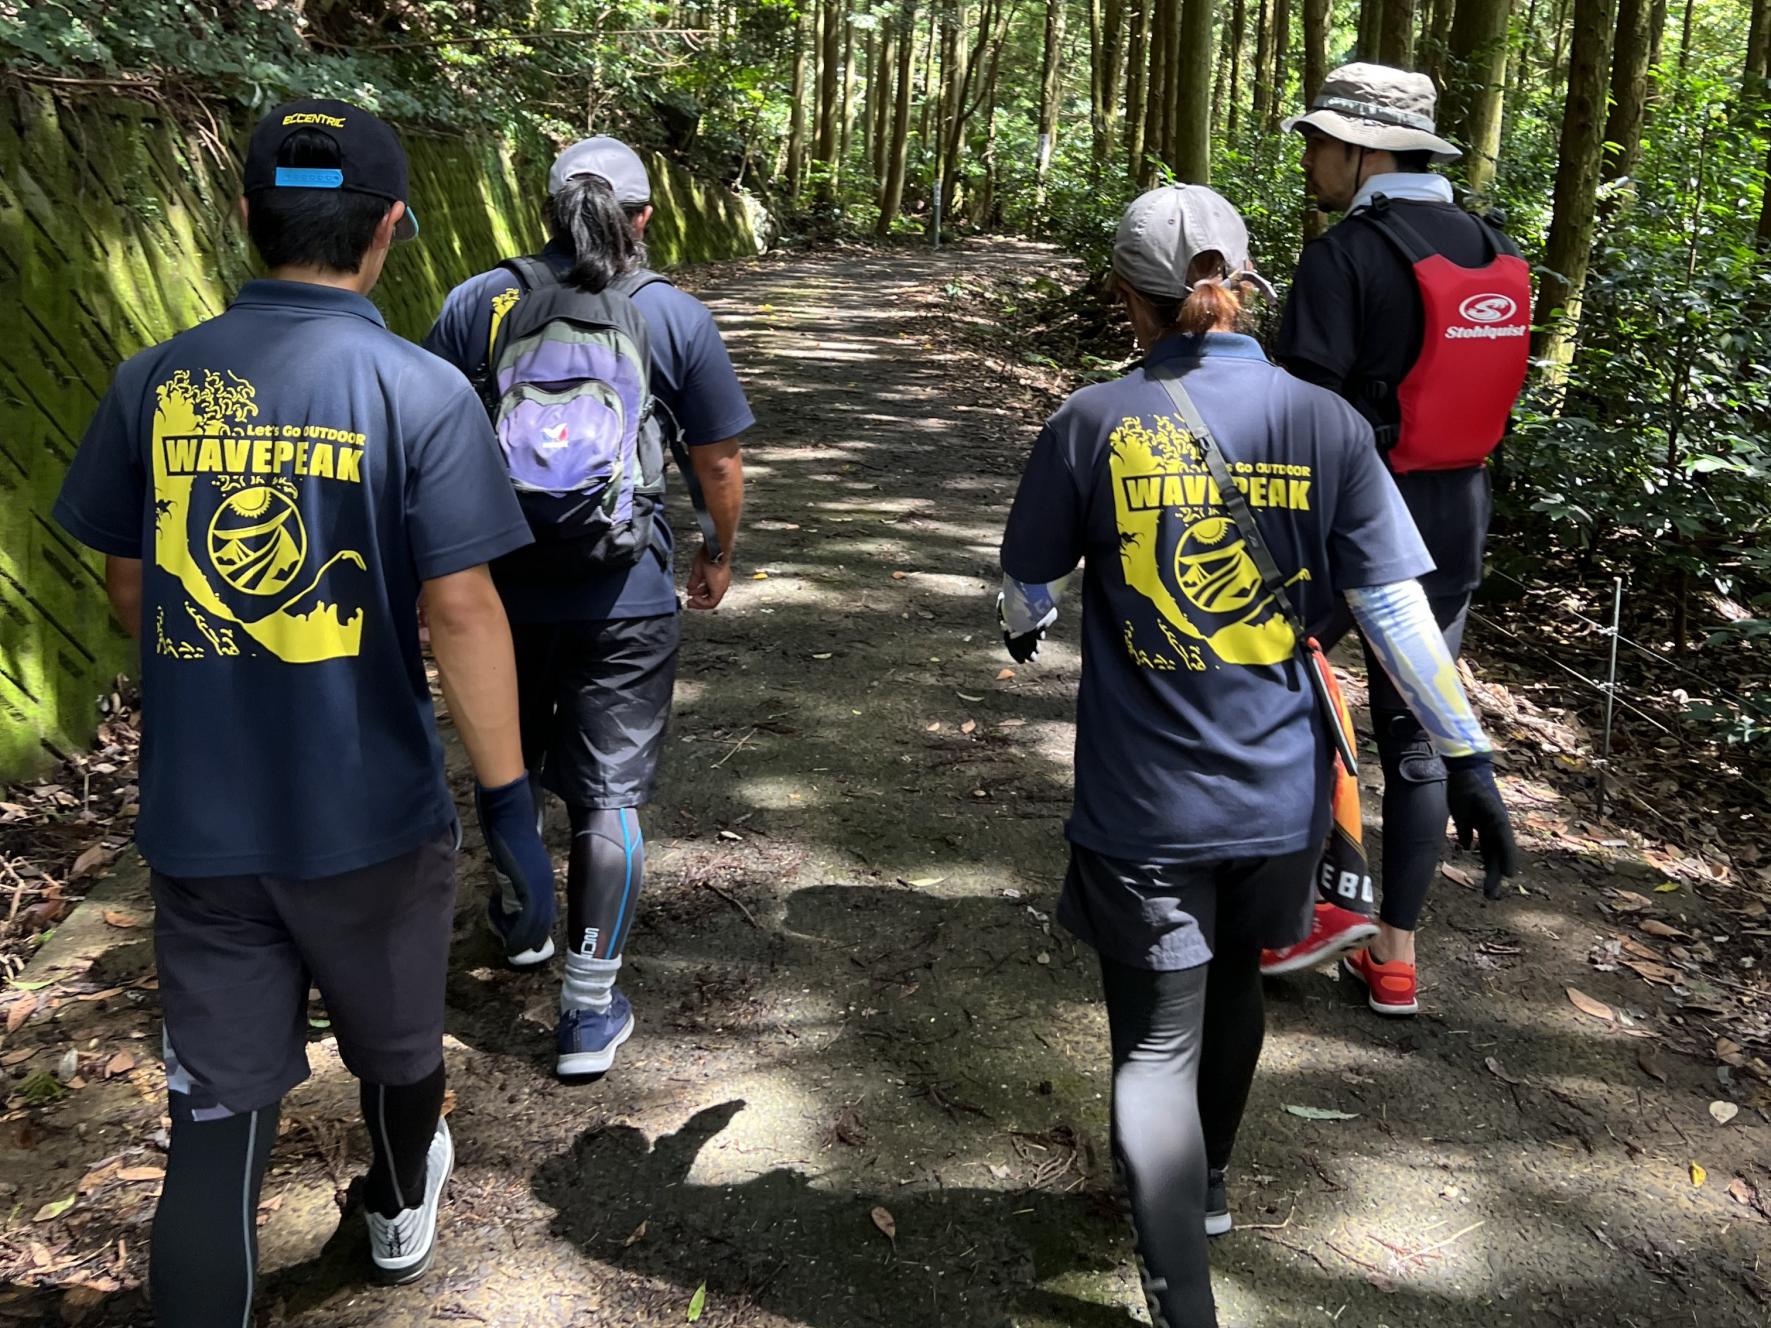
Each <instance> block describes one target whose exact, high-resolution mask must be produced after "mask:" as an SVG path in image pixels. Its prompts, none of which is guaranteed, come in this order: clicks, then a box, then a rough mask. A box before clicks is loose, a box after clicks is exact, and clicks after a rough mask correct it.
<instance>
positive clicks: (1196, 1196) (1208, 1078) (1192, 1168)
mask: <svg viewBox="0 0 1771 1328" xmlns="http://www.w3.org/2000/svg"><path fill="white" fill-rule="evenodd" d="M1260 959H1261V952H1260V950H1259V948H1258V947H1255V946H1252V945H1251V946H1243V947H1237V948H1230V947H1226V946H1220V947H1219V950H1218V954H1217V956H1216V957H1215V958H1214V959H1212V961H1211V962H1210V963H1209V964H1206V965H1203V966H1201V967H1198V968H1188V969H1182V970H1180V971H1179V972H1167V973H1163V972H1154V971H1151V970H1148V969H1141V968H1129V967H1127V966H1126V965H1124V964H1119V963H1115V962H1114V961H1113V960H1111V959H1107V958H1105V957H1103V958H1102V960H1101V981H1102V984H1103V985H1104V987H1105V989H1106V995H1107V1022H1108V1027H1109V1030H1110V1033H1111V1037H1112V1043H1113V1156H1114V1159H1115V1161H1116V1162H1117V1163H1118V1165H1119V1168H1120V1171H1121V1173H1122V1174H1123V1177H1124V1180H1125V1187H1126V1191H1127V1193H1128V1195H1129V1197H1130V1201H1131V1219H1132V1241H1133V1244H1134V1245H1135V1247H1136V1249H1137V1255H1138V1264H1139V1271H1140V1273H1141V1274H1142V1276H1143V1279H1144V1295H1145V1298H1146V1299H1147V1301H1148V1302H1149V1307H1150V1319H1151V1323H1152V1324H1153V1325H1154V1326H1155V1328H1216V1325H1217V1321H1218V1319H1217V1308H1216V1303H1215V1302H1214V1301H1213V1299H1212V1294H1211V1268H1210V1261H1209V1257H1208V1255H1207V1253H1206V1239H1207V1238H1206V1235H1205V1189H1206V1178H1207V1170H1208V1169H1212V1170H1216V1169H1221V1168H1223V1167H1225V1166H1227V1165H1228V1163H1229V1161H1230V1152H1231V1150H1232V1148H1233V1147H1234V1146H1235V1143H1236V1130H1237V1127H1238V1126H1239V1125H1240V1124H1241V1123H1242V1111H1243V1108H1244V1107H1245V1106H1246V1105H1247V1103H1248V1090H1249V1085H1250V1084H1251V1083H1253V1081H1254V1070H1255V1063H1256V1062H1257V1061H1259V1060H1260V1056H1261V1042H1262V1039H1263V1037H1264V1036H1265V1030H1266V1014H1265V1010H1264V1007H1263V1005H1262V1000H1261V977H1260Z"/></svg>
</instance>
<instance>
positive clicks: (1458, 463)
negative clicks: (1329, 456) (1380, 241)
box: [1357, 195, 1531, 475]
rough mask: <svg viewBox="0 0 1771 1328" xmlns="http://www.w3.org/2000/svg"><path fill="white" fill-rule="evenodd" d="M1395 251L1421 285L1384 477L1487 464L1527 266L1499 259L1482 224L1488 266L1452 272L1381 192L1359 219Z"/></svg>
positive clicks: (1520, 351) (1525, 349)
mask: <svg viewBox="0 0 1771 1328" xmlns="http://www.w3.org/2000/svg"><path fill="white" fill-rule="evenodd" d="M1357 215H1358V216H1361V217H1364V218H1365V219H1366V220H1367V221H1369V222H1371V224H1372V225H1374V226H1376V227H1377V229H1378V231H1379V232H1380V233H1381V234H1382V235H1384V236H1385V237H1386V238H1387V239H1388V240H1389V241H1390V243H1391V244H1393V245H1395V246H1396V249H1397V250H1398V251H1399V252H1400V253H1401V255H1402V258H1403V260H1404V261H1405V262H1406V263H1407V264H1408V265H1409V267H1410V268H1411V269H1412V270H1413V272H1414V279H1415V283H1416V284H1417V285H1418V286H1419V287H1420V299H1421V309H1422V312H1423V313H1424V314H1425V334H1424V335H1423V336H1422V338H1421V348H1420V357H1419V358H1418V359H1416V360H1415V362H1414V367H1413V368H1412V369H1410V370H1409V371H1408V376H1407V377H1405V378H1404V379H1403V380H1402V383H1401V385H1400V386H1399V387H1398V388H1397V389H1396V400H1397V403H1398V404H1399V405H1400V406H1401V408H1402V423H1401V426H1400V428H1399V429H1398V430H1397V432H1396V435H1395V440H1394V443H1393V445H1392V446H1391V447H1390V448H1389V450H1388V452H1386V454H1385V458H1384V459H1385V461H1387V462H1388V464H1389V467H1390V469H1391V470H1392V471H1394V472H1395V473H1397V474H1399V475H1400V474H1404V473H1406V472H1408V471H1411V470H1465V469H1468V468H1469V467H1471V466H1479V465H1481V464H1482V463H1483V462H1484V461H1486V460H1487V459H1488V454H1489V453H1490V452H1492V451H1494V449H1495V446H1496V445H1497V444H1498V443H1499V442H1500V440H1501V437H1502V435H1503V434H1505V433H1506V430H1507V419H1508V417H1509V416H1510V415H1511V414H1512V410H1513V403H1514V402H1515V401H1517V400H1518V399H1519V390H1520V388H1522V387H1523V386H1524V385H1525V370H1526V367H1527V362H1528V360H1529V353H1530V351H1529V348H1530V341H1531V269H1530V268H1529V267H1527V266H1526V264H1525V260H1524V259H1522V258H1515V257H1514V256H1513V255H1511V254H1503V253H1501V251H1500V246H1499V245H1498V244H1496V243H1495V238H1494V232H1493V231H1492V230H1490V228H1489V223H1488V222H1486V221H1484V220H1483V219H1482V218H1480V217H1477V216H1475V215H1474V214H1466V215H1468V216H1469V217H1470V220H1471V221H1472V222H1473V223H1474V224H1475V225H1477V226H1479V227H1481V229H1482V236H1483V239H1484V240H1485V241H1486V242H1487V245H1488V261H1487V262H1486V263H1485V264H1483V265H1482V266H1481V267H1459V266H1458V265H1457V264H1456V263H1453V262H1452V261H1451V260H1450V259H1448V258H1446V257H1445V256H1444V255H1443V254H1437V253H1434V252H1433V251H1432V250H1431V249H1430V248H1428V247H1427V245H1426V243H1425V242H1424V241H1423V240H1422V239H1421V236H1420V233H1419V232H1418V231H1416V230H1415V229H1414V227H1412V226H1410V225H1409V224H1408V223H1407V222H1406V221H1404V220H1403V219H1402V218H1401V217H1400V216H1398V215H1397V214H1396V212H1395V211H1394V210H1393V209H1391V208H1390V207H1389V206H1388V200H1387V199H1385V198H1383V197H1382V196H1381V195H1380V196H1379V197H1378V199H1377V200H1376V202H1375V204H1374V206H1373V207H1372V208H1370V209H1368V210H1366V211H1363V212H1360V213H1358V214H1357Z"/></svg>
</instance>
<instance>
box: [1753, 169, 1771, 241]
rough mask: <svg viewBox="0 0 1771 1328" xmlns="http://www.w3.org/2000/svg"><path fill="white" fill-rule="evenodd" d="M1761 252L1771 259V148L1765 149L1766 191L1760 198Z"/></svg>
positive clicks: (1759, 235)
mask: <svg viewBox="0 0 1771 1328" xmlns="http://www.w3.org/2000/svg"><path fill="white" fill-rule="evenodd" d="M1756 239H1757V242H1758V246H1759V252H1760V253H1761V254H1764V255H1765V257H1766V258H1767V259H1771V148H1767V149H1766V151H1765V182H1764V192H1763V194H1762V195H1761V197H1760V199H1759V233H1758V235H1757V237H1756Z"/></svg>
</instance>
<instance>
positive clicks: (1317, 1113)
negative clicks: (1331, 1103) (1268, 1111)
mask: <svg viewBox="0 0 1771 1328" xmlns="http://www.w3.org/2000/svg"><path fill="white" fill-rule="evenodd" d="M1285 1109H1286V1110H1287V1111H1289V1112H1290V1113H1291V1114H1292V1115H1294V1116H1301V1117H1303V1118H1304V1119H1305V1120H1358V1119H1359V1113H1358V1112H1356V1111H1336V1110H1335V1109H1334V1108H1333V1107H1296V1106H1293V1105H1292V1104H1291V1103H1289V1102H1287V1103H1286V1104H1285Z"/></svg>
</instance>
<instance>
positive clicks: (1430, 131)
mask: <svg viewBox="0 0 1771 1328" xmlns="http://www.w3.org/2000/svg"><path fill="white" fill-rule="evenodd" d="M1438 100H1439V96H1438V94H1437V93H1436V92H1434V91H1433V80H1432V79H1430V78H1428V77H1427V76H1426V75H1425V74H1417V73H1414V72H1413V71H1412V70H1407V69H1392V68H1390V66H1388V65H1370V64H1363V63H1360V64H1350V65H1342V66H1341V67H1340V68H1339V69H1335V70H1332V71H1330V73H1329V75H1328V77H1327V78H1325V79H1324V80H1322V90H1321V91H1320V92H1318V93H1317V94H1316V99H1315V100H1314V101H1312V102H1311V103H1310V109H1309V111H1308V112H1307V113H1305V114H1303V115H1294V116H1292V117H1291V118H1290V119H1289V120H1286V121H1285V122H1284V124H1283V125H1281V126H1280V127H1281V128H1282V129H1284V130H1286V131H1287V132H1288V133H1289V132H1290V131H1291V130H1293V129H1301V128H1303V127H1304V126H1306V125H1307V126H1309V127H1310V128H1312V129H1318V130H1320V131H1321V132H1323V133H1324V134H1327V135H1328V136H1329V137H1330V138H1338V139H1340V141H1341V142H1343V143H1351V144H1353V145H1354V146H1355V147H1362V148H1379V149H1382V150H1384V151H1386V152H1431V153H1432V154H1433V160H1434V161H1440V162H1444V161H1456V160H1457V159H1458V158H1459V157H1461V156H1463V155H1464V154H1463V153H1462V152H1461V151H1460V150H1459V149H1458V148H1456V147H1454V146H1452V145H1451V144H1450V143H1448V142H1446V141H1445V140H1444V139H1442V138H1440V137H1439V136H1438V134H1437V133H1435V132H1434V129H1435V127H1436V126H1435V125H1434V123H1433V111H1434V108H1435V106H1436V105H1437V103H1438Z"/></svg>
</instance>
